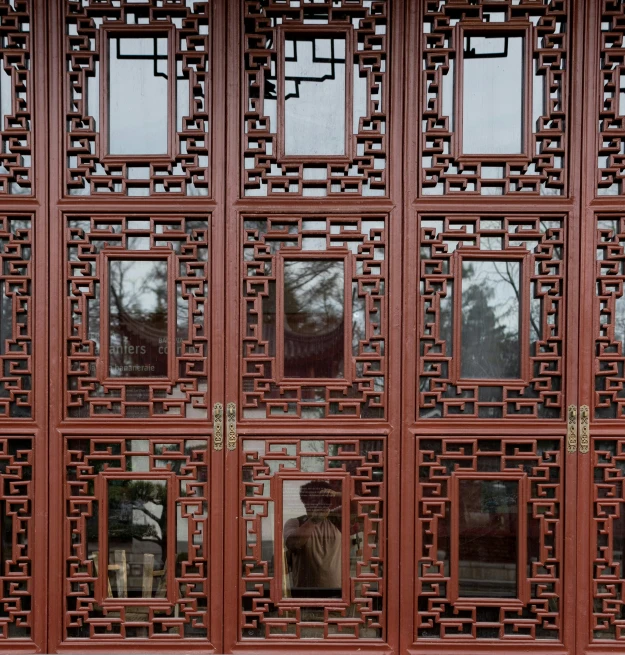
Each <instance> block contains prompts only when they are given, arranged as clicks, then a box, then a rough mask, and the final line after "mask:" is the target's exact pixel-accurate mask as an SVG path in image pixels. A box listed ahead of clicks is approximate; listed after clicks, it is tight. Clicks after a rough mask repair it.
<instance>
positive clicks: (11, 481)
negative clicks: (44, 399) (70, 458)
mask: <svg viewBox="0 0 625 655" xmlns="http://www.w3.org/2000/svg"><path fill="white" fill-rule="evenodd" d="M33 464H34V454H33V444H32V439H30V438H28V437H3V438H2V439H0V480H1V483H2V484H1V485H0V507H1V508H2V516H1V519H0V520H1V526H2V530H1V532H2V537H1V547H2V569H1V575H0V588H1V589H2V605H1V606H0V640H3V639H13V638H19V639H28V638H29V637H31V634H32V629H33V620H34V615H33V607H32V593H33V580H32V575H33V570H32V566H33V565H32V559H33V552H32V551H33ZM42 609H43V608H42V607H40V608H37V611H41V610H42ZM39 620H41V618H40V619H39Z"/></svg>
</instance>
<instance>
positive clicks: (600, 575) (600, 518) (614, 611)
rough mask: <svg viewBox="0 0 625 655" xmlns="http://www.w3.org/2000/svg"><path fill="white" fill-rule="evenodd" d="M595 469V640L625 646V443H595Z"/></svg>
mask: <svg viewBox="0 0 625 655" xmlns="http://www.w3.org/2000/svg"><path fill="white" fill-rule="evenodd" d="M593 467H594V490H595V491H594V494H593V507H594V510H593V518H594V522H595V529H594V530H593V535H594V536H593V542H594V543H595V546H596V550H595V551H594V552H595V559H594V562H593V570H592V578H593V580H592V590H593V593H592V595H593V598H594V602H593V637H594V638H595V639H610V640H619V641H621V642H625V593H624V592H625V573H624V571H623V553H624V552H625V499H624V497H623V489H624V488H625V473H624V472H625V442H624V441H623V440H619V439H603V438H602V439H601V440H599V441H596V442H594V445H593Z"/></svg>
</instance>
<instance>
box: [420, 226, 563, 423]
mask: <svg viewBox="0 0 625 655" xmlns="http://www.w3.org/2000/svg"><path fill="white" fill-rule="evenodd" d="M420 246H421V260H420V262H421V264H420V289H421V293H420V298H419V305H420V306H419V318H420V323H419V324H420V342H421V356H420V357H419V372H420V390H419V416H420V417H421V418H449V417H454V416H462V417H463V418H464V417H474V418H515V417H517V418H518V417H519V416H532V417H537V418H561V417H562V416H563V384H564V380H563V337H564V321H565V315H564V312H563V298H564V293H565V288H564V287H565V261H566V259H565V221H564V220H563V219H562V218H561V217H554V216H545V217H543V216H532V215H515V216H512V215H506V216H497V215H494V216H470V215H461V216H440V215H431V216H426V215H423V216H421V218H420ZM478 255H479V257H480V258H482V257H483V258H485V259H486V260H487V261H488V260H492V261H501V260H502V259H505V258H513V257H518V256H523V257H524V259H523V262H524V264H523V265H524V266H525V265H526V266H527V268H528V269H529V271H528V273H529V274H528V275H527V276H522V277H521V281H520V283H519V284H521V285H522V288H521V289H516V292H517V293H518V296H519V299H520V302H521V301H522V299H523V298H525V299H526V300H528V301H529V302H528V303H527V305H526V309H527V311H526V312H525V314H526V315H525V316H523V311H521V330H520V334H521V339H522V340H524V341H526V342H529V343H526V344H525V348H527V346H528V345H529V348H528V349H525V348H523V347H522V348H521V356H522V358H524V359H526V360H527V361H525V362H521V369H522V370H525V371H526V375H525V376H524V377H525V379H523V377H520V378H519V379H518V380H515V379H505V380H484V381H483V383H482V384H480V382H481V381H480V380H470V381H467V382H463V381H462V379H460V378H459V375H458V373H457V371H458V369H459V366H458V361H457V360H459V358H460V357H461V353H460V352H458V351H459V350H460V342H459V339H458V338H457V336H456V335H454V334H453V332H454V328H456V327H457V326H458V322H457V321H454V317H453V314H455V313H457V311H458V310H459V305H458V304H456V305H455V306H454V308H453V309H452V310H451V312H450V311H448V310H446V311H445V312H444V311H443V308H442V302H443V301H444V300H446V299H447V300H448V299H449V298H450V297H451V295H452V293H453V294H455V296H459V295H460V291H461V271H460V270H459V269H460V267H459V266H455V265H454V263H453V260H454V258H455V257H456V258H457V257H461V256H464V257H467V258H468V259H471V257H476V256H478ZM452 287H453V292H452ZM521 309H522V307H521ZM450 313H451V314H452V316H451V317H450V316H449V314H450ZM444 324H451V326H452V327H451V329H449V325H447V329H445V327H444ZM530 335H532V336H531V337H530ZM452 342H453V343H455V346H454V348H453V350H452V347H451V346H452ZM452 353H453V354H452ZM524 367H525V368H524ZM454 371H456V373H454Z"/></svg>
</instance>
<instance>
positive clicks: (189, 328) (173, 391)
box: [65, 215, 209, 418]
mask: <svg viewBox="0 0 625 655" xmlns="http://www.w3.org/2000/svg"><path fill="white" fill-rule="evenodd" d="M66 221H67V222H66V232H65V234H66V239H67V240H66V246H67V250H66V252H67V256H68V257H69V260H68V261H67V264H66V266H67V292H68V298H67V304H66V311H67V319H66V325H67V326H68V333H67V335H66V339H67V348H68V350H67V352H68V357H67V370H66V376H67V378H66V379H67V391H66V398H67V408H68V414H69V416H70V417H74V418H82V417H95V416H107V417H126V418H145V417H153V416H160V417H164V418H167V417H170V418H171V417H178V418H184V417H192V418H206V417H207V416H208V405H207V391H208V378H209V375H208V366H209V363H208V362H209V353H208V343H209V334H208V327H207V326H208V325H209V316H208V304H207V299H208V297H209V296H208V294H209V290H208V286H209V282H208V280H209V270H208V268H209V264H208V256H209V241H208V238H209V236H208V224H209V223H208V220H207V218H206V217H205V216H199V217H193V216H190V217H181V216H159V217H150V216H142V215H139V216H137V215H134V216H132V217H126V216H106V217H98V218H90V217H86V216H74V217H68V218H66ZM146 244H149V247H148V248H147V249H145V248H144V246H145V245H146ZM124 254H125V255H127V256H128V255H130V256H132V255H136V256H139V255H146V254H147V255H148V256H150V255H151V256H153V257H154V258H155V259H158V258H159V257H160V258H164V257H165V258H169V259H170V265H169V284H174V285H175V297H176V299H177V301H176V302H177V305H178V306H181V307H184V309H185V315H186V316H187V317H188V320H187V324H186V327H185V329H184V335H183V336H181V337H180V338H179V339H180V343H179V344H178V343H177V344H176V348H175V350H176V355H175V358H174V365H173V367H170V371H169V376H168V378H164V379H158V378H154V381H153V382H152V381H149V382H145V381H143V382H141V381H140V380H137V382H135V383H133V381H132V378H127V379H123V378H120V379H114V380H113V379H111V378H108V377H107V374H106V370H105V368H106V367H105V362H104V361H103V350H104V349H105V347H108V346H107V340H106V335H107V334H108V322H107V317H108V308H107V307H103V306H102V297H103V294H104V291H105V289H103V287H105V286H106V285H107V280H106V279H105V278H103V268H104V261H105V260H104V258H105V257H107V256H112V257H113V256H118V257H119V256H120V255H121V256H123V255H124ZM172 258H173V259H172ZM172 280H173V281H172ZM176 316H177V312H176V307H170V308H169V311H168V320H169V321H170V322H171V321H173V322H176ZM179 320H180V317H178V321H179ZM90 324H91V325H92V327H90ZM178 346H179V347H178ZM169 347H170V349H171V348H173V347H174V344H169ZM171 368H173V370H171Z"/></svg>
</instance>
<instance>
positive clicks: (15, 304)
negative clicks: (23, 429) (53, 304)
mask: <svg viewBox="0 0 625 655" xmlns="http://www.w3.org/2000/svg"><path fill="white" fill-rule="evenodd" d="M32 249H33V242H32V230H31V219H30V218H26V217H21V216H16V215H6V214H5V215H4V216H0V367H1V368H0V418H30V417H31V416H32V361H31V360H32V322H33V316H34V314H33V311H34V308H33V306H32Z"/></svg>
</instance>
